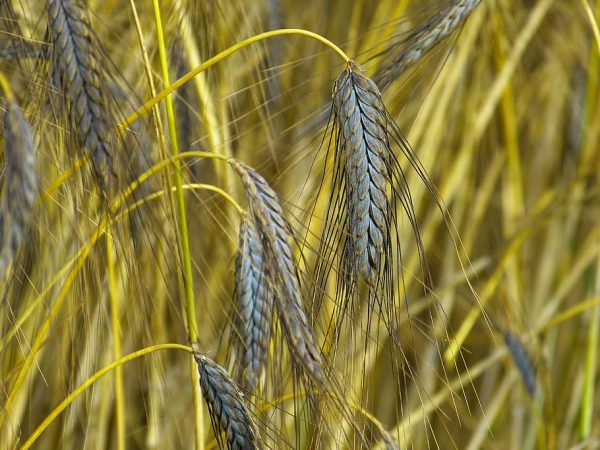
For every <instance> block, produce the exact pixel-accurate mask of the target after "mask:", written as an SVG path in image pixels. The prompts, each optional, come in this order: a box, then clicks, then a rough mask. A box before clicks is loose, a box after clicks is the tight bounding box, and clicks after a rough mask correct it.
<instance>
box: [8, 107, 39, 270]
mask: <svg viewBox="0 0 600 450" xmlns="http://www.w3.org/2000/svg"><path fill="white" fill-rule="evenodd" d="M4 158H5V169H4V187H3V190H2V200H1V203H0V233H1V234H0V236H1V238H0V245H2V247H1V251H0V274H2V275H4V274H5V272H6V270H7V269H8V267H9V266H10V263H11V262H12V260H13V258H14V256H15V255H16V253H17V251H18V249H19V246H20V245H21V243H22V242H23V239H24V236H25V233H26V232H27V229H28V228H29V227H30V225H31V223H32V218H33V210H34V204H35V200H36V198H37V196H38V193H39V187H38V174H37V171H36V157H35V148H34V140H33V132H32V129H31V126H30V125H29V123H28V122H27V120H26V119H25V117H24V116H23V112H22V110H21V109H20V108H19V107H18V105H17V104H16V102H15V101H14V100H12V99H9V100H8V101H7V109H6V114H5V118H4Z"/></svg>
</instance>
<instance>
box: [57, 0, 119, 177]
mask: <svg viewBox="0 0 600 450" xmlns="http://www.w3.org/2000/svg"><path fill="white" fill-rule="evenodd" d="M47 9H48V25H49V30H50V38H51V42H52V44H53V50H52V51H53V58H52V61H53V65H54V74H55V77H54V78H55V79H56V80H58V81H59V82H60V84H61V88H62V90H63V93H64V97H65V98H64V100H65V102H66V104H67V110H68V112H69V119H70V121H71V123H72V126H73V127H74V129H75V134H76V137H77V140H78V142H79V145H80V146H81V147H82V148H83V150H84V151H85V153H86V154H87V155H89V156H90V157H91V158H92V161H93V165H94V171H95V173H96V175H97V177H98V178H99V179H100V181H101V182H104V183H106V182H107V181H108V177H109V176H110V174H111V172H112V167H111V166H112V153H111V143H110V134H109V126H108V120H109V118H110V117H111V116H110V113H109V111H108V102H107V99H106V96H105V95H104V94H103V90H102V85H103V83H102V82H101V79H102V78H101V77H102V75H101V74H102V72H101V65H100V62H99V59H98V52H97V48H96V43H95V42H94V33H93V30H92V28H91V25H90V21H89V18H88V12H87V10H86V8H85V6H83V5H82V4H79V3H78V2H77V1H76V0H48V1H47Z"/></svg>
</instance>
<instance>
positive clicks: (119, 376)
mask: <svg viewBox="0 0 600 450" xmlns="http://www.w3.org/2000/svg"><path fill="white" fill-rule="evenodd" d="M114 252H115V248H114V244H113V239H112V236H108V235H107V236H106V266H107V269H108V295H109V297H110V319H111V324H112V334H113V353H114V358H115V360H118V359H119V358H121V326H120V323H119V294H118V292H117V291H118V288H117V273H116V270H115V256H114ZM115 408H116V422H117V449H118V450H125V391H124V389H123V369H122V367H121V366H119V367H116V368H115Z"/></svg>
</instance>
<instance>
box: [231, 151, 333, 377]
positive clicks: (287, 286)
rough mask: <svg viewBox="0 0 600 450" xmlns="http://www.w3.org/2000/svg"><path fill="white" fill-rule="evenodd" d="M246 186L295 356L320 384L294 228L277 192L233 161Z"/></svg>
mask: <svg viewBox="0 0 600 450" xmlns="http://www.w3.org/2000/svg"><path fill="white" fill-rule="evenodd" d="M230 164H231V166H232V167H233V168H234V170H235V171H236V172H237V173H238V175H239V176H240V178H241V180H242V184H243V185H244V190H245V193H246V197H247V199H248V204H249V206H250V211H251V213H252V217H253V219H254V223H255V225H256V228H257V231H258V235H259V238H260V242H261V244H262V246H263V251H264V255H265V260H266V263H267V267H268V274H269V279H270V282H271V283H272V285H273V288H274V290H275V291H276V292H277V295H275V304H276V305H277V310H278V313H279V319H280V322H281V325H282V329H283V332H284V335H285V338H286V342H287V345H288V348H289V351H290V354H291V356H292V361H293V362H294V363H295V364H296V365H298V366H300V367H301V368H303V369H304V371H305V372H306V373H307V374H308V376H309V377H310V379H311V380H312V381H313V382H314V383H316V384H322V383H323V382H324V380H325V374H324V371H323V363H322V359H321V353H320V351H319V349H318V347H317V345H316V343H315V337H314V334H313V329H312V327H311V326H310V325H309V323H308V319H307V317H306V313H305V312H304V309H303V305H302V294H301V290H300V280H299V278H298V270H297V267H296V262H295V260H294V254H293V252H292V247H291V244H290V243H291V241H292V233H291V228H290V226H289V224H288V222H287V220H286V219H285V217H284V215H283V210H282V209H281V205H280V204H279V200H278V198H277V194H275V192H274V191H273V189H271V187H270V186H269V184H268V183H267V182H266V180H265V179H264V178H263V177H262V176H260V175H259V174H258V173H256V172H255V171H254V170H253V169H252V168H251V167H249V166H247V165H246V164H244V163H242V162H240V161H237V160H233V159H232V160H230Z"/></svg>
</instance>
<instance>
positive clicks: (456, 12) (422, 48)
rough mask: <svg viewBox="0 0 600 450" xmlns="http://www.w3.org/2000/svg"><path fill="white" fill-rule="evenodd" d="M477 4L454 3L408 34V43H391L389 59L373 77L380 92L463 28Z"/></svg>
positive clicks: (476, 0)
mask: <svg viewBox="0 0 600 450" xmlns="http://www.w3.org/2000/svg"><path fill="white" fill-rule="evenodd" d="M479 3H481V0H454V1H452V2H450V4H449V5H448V6H446V7H445V8H444V9H443V10H441V11H440V12H438V13H437V14H435V15H434V16H433V17H431V18H430V19H429V20H427V21H426V22H425V23H424V24H423V25H421V26H420V27H419V28H417V29H416V30H415V31H414V32H413V33H410V35H409V37H408V39H407V40H403V41H401V42H399V43H396V44H392V45H391V46H390V48H389V49H388V52H389V55H388V57H387V58H386V59H385V61H384V63H383V64H382V66H381V69H379V71H378V72H377V74H376V75H375V80H376V81H377V84H378V85H379V86H380V87H381V89H382V90H385V89H386V88H387V87H388V86H389V85H390V84H391V83H392V82H393V81H394V80H396V79H397V78H398V77H400V76H401V75H402V74H403V73H404V72H406V71H407V70H408V69H409V68H410V67H412V66H413V65H414V64H416V63H417V62H418V61H419V60H421V58H423V57H424V56H425V55H426V54H427V53H429V51H430V50H432V49H433V48H434V47H435V46H437V45H438V44H439V43H440V42H441V41H443V40H444V39H445V38H447V37H448V36H450V35H451V34H452V33H454V31H456V30H457V29H458V28H459V27H460V26H462V24H464V23H465V21H466V20H467V19H468V18H469V16H470V15H471V13H472V12H473V10H474V9H475V7H477V5H479Z"/></svg>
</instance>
